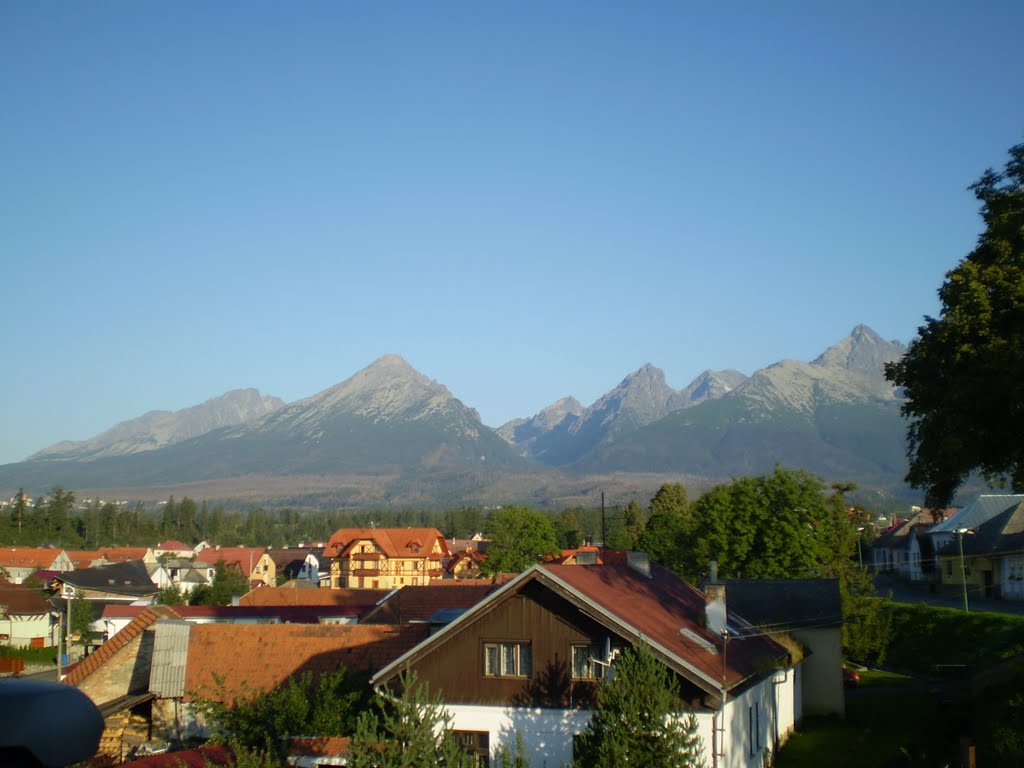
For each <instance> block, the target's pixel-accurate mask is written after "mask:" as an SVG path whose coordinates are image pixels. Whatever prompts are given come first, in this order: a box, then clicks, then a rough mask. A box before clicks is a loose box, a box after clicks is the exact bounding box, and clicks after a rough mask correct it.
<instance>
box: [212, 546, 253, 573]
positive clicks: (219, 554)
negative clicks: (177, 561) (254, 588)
mask: <svg viewBox="0 0 1024 768" xmlns="http://www.w3.org/2000/svg"><path fill="white" fill-rule="evenodd" d="M266 551H267V550H266V548H264V547H221V548H220V549H214V548H213V547H207V548H206V549H204V550H203V551H202V552H200V553H199V554H198V555H196V559H195V562H197V563H209V564H210V565H216V564H217V563H218V562H219V561H220V560H223V561H224V563H225V564H226V565H234V566H237V567H238V569H239V570H240V571H242V573H244V574H246V575H247V576H248V575H249V574H250V573H252V569H253V568H255V567H256V564H257V563H258V562H259V561H260V558H261V557H263V554H264V553H265V552H266Z"/></svg>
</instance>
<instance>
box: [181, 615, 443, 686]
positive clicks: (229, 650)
mask: <svg viewBox="0 0 1024 768" xmlns="http://www.w3.org/2000/svg"><path fill="white" fill-rule="evenodd" d="M428 631H429V629H428V627H427V625H425V624H407V625H402V626H384V625H375V626H371V625H344V626H338V625H308V624H270V625H267V624H258V625H257V624H198V625H196V626H193V627H192V628H191V630H190V632H189V645H188V662H187V667H186V673H185V690H186V692H187V693H186V698H190V697H191V695H193V694H198V695H202V696H211V695H216V694H218V693H219V689H218V686H217V684H216V680H215V676H217V677H218V678H220V679H222V680H223V681H224V685H225V688H224V694H225V696H226V698H228V699H232V700H233V699H235V698H237V697H239V696H244V695H246V694H247V693H251V692H255V691H261V690H268V689H270V688H273V687H276V686H278V685H281V684H282V683H284V682H285V681H286V680H287V679H288V678H290V677H293V676H295V675H300V674H302V673H303V672H306V671H309V672H313V673H314V674H320V673H325V672H333V671H335V670H337V669H339V668H340V667H345V668H347V669H350V670H353V671H356V672H364V671H369V672H373V671H376V670H377V669H380V668H381V667H382V666H384V665H385V664H388V663H390V662H391V661H393V660H394V659H396V658H398V657H399V656H401V655H402V654H403V653H405V652H406V651H408V650H409V649H410V648H412V647H413V646H414V645H416V644H417V643H419V642H420V641H422V640H423V639H424V638H425V637H426V636H427V633H428Z"/></svg>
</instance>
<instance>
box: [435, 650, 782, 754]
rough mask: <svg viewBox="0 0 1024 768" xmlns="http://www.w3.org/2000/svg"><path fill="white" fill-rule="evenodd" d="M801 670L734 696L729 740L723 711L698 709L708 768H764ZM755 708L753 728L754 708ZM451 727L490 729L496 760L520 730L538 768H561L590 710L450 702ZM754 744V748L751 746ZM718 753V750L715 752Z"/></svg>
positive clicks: (778, 742)
mask: <svg viewBox="0 0 1024 768" xmlns="http://www.w3.org/2000/svg"><path fill="white" fill-rule="evenodd" d="M795 680H796V670H780V671H779V672H777V673H776V674H775V675H774V676H773V677H769V678H767V679H766V680H764V681H763V682H761V683H759V684H758V685H756V686H753V687H752V688H750V689H748V690H747V691H745V692H744V693H743V694H742V695H740V696H738V697H737V698H735V699H729V700H727V702H726V707H725V715H724V717H725V735H726V738H725V744H724V746H723V745H721V744H719V743H718V742H717V741H716V739H715V726H716V723H718V722H719V718H721V717H722V714H721V713H719V712H699V713H697V726H698V731H699V733H700V737H701V739H702V740H703V742H704V752H705V756H706V758H705V759H706V763H707V765H708V768H762V766H763V765H765V764H767V761H768V760H769V759H770V756H771V755H773V754H774V752H775V751H776V750H777V749H778V747H779V746H780V745H781V744H782V743H784V742H785V740H786V738H787V737H788V736H789V734H790V733H791V732H792V731H793V729H794V727H795V725H796V721H797V719H798V718H799V714H800V713H799V710H798V699H797V693H796V684H795ZM752 707H756V710H754V711H755V712H756V714H755V715H754V718H753V719H754V723H753V725H754V726H755V728H756V730H755V732H753V733H752V732H751V725H752V723H751V711H752V710H751V708H752ZM445 708H446V709H447V710H448V712H449V714H450V715H451V717H452V728H453V729H455V730H459V731H486V732H487V733H488V734H489V745H490V750H491V758H492V760H493V759H494V758H495V757H496V753H497V751H498V750H499V749H500V748H501V746H502V745H503V744H504V745H506V746H508V748H509V749H513V748H514V746H515V738H516V732H517V731H518V732H519V733H520V734H521V736H522V739H523V744H524V746H525V748H526V753H527V755H528V756H529V757H530V759H531V761H532V765H533V768H560V766H563V765H569V764H570V763H571V761H572V746H573V736H574V735H575V734H578V733H582V732H583V731H584V730H586V727H587V723H588V722H589V721H590V711H589V710H578V709H576V710H574V709H541V708H527V707H485V706H469V705H462V704H448V705H446V706H445ZM752 743H753V748H752V747H751V744H752ZM713 752H718V753H719V754H718V755H717V756H716V755H713V754H712V753H713Z"/></svg>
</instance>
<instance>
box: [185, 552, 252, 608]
mask: <svg viewBox="0 0 1024 768" xmlns="http://www.w3.org/2000/svg"><path fill="white" fill-rule="evenodd" d="M248 591H249V580H248V579H247V578H246V577H245V574H243V573H242V572H241V571H238V570H237V569H235V568H229V567H228V566H227V564H226V563H225V562H224V561H223V560H218V561H217V565H216V566H214V572H213V582H212V583H211V584H210V585H209V586H206V585H203V584H201V585H199V586H198V587H195V588H194V589H193V590H192V592H191V593H189V600H188V602H189V604H190V605H230V604H231V598H233V597H235V596H240V595H244V594H245V593H247V592H248Z"/></svg>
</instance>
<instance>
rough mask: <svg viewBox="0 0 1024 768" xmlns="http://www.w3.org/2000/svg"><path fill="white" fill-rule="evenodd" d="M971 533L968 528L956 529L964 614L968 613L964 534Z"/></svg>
mask: <svg viewBox="0 0 1024 768" xmlns="http://www.w3.org/2000/svg"><path fill="white" fill-rule="evenodd" d="M965 533H973V531H971V529H970V528H957V529H956V540H957V543H958V544H959V545H960V583H961V584H963V588H964V613H969V612H970V611H969V609H968V608H967V563H965V562H964V534H965Z"/></svg>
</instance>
